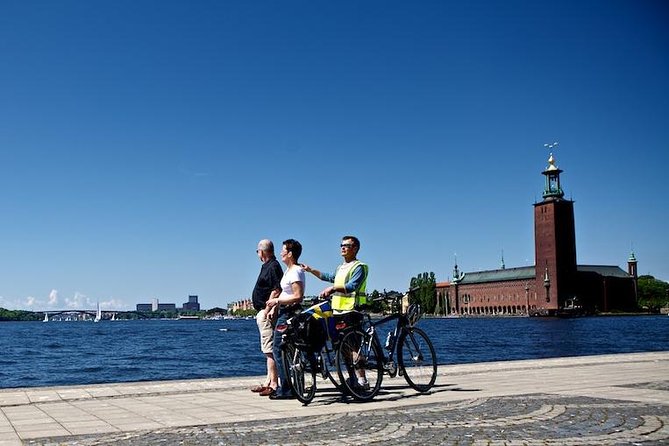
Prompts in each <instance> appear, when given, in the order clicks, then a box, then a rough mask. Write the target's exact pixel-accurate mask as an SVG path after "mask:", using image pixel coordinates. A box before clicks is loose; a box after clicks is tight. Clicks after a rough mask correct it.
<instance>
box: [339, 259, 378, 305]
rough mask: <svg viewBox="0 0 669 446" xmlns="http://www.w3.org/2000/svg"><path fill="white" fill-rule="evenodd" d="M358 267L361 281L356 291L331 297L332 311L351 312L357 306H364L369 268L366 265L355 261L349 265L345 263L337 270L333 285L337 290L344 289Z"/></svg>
mask: <svg viewBox="0 0 669 446" xmlns="http://www.w3.org/2000/svg"><path fill="white" fill-rule="evenodd" d="M358 265H360V266H362V268H363V280H362V283H361V284H360V286H359V287H358V289H357V290H353V291H351V292H350V293H343V292H339V291H337V292H335V293H334V294H333V295H332V309H333V310H337V311H351V310H353V309H355V307H356V306H358V305H364V304H366V303H367V295H366V294H365V290H366V289H367V273H368V271H369V268H368V267H367V265H366V264H364V263H362V262H361V261H360V260H355V261H353V262H351V263H345V264H343V265H341V266H340V267H339V268H338V269H337V274H335V280H334V284H335V286H336V287H337V288H344V284H345V283H346V282H348V281H349V280H350V279H351V276H352V275H353V271H354V270H355V269H356V268H357V267H358Z"/></svg>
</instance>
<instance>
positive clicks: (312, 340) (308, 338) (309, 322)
mask: <svg viewBox="0 0 669 446" xmlns="http://www.w3.org/2000/svg"><path fill="white" fill-rule="evenodd" d="M291 325H292V326H293V330H294V335H293V336H294V337H293V339H294V341H295V345H296V346H297V347H298V348H300V349H303V350H306V351H312V352H316V351H319V350H320V349H321V348H323V345H325V341H326V339H327V333H326V332H325V326H324V325H323V319H317V318H315V317H313V315H312V314H311V313H300V314H298V315H297V316H295V317H294V318H293V320H292V321H291Z"/></svg>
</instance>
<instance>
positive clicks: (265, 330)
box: [256, 310, 276, 353]
mask: <svg viewBox="0 0 669 446" xmlns="http://www.w3.org/2000/svg"><path fill="white" fill-rule="evenodd" d="M275 320H276V318H274V319H270V318H268V317H267V313H266V312H265V311H264V310H260V311H258V314H257V315H256V322H257V323H258V331H259V332H260V351H262V352H263V353H272V345H273V342H272V340H273V339H274V322H275Z"/></svg>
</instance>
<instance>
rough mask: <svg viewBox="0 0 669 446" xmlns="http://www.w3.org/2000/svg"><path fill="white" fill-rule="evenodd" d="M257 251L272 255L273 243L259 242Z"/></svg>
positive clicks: (264, 240)
mask: <svg viewBox="0 0 669 446" xmlns="http://www.w3.org/2000/svg"><path fill="white" fill-rule="evenodd" d="M258 249H262V250H263V251H266V252H269V253H271V254H274V243H272V241H271V240H268V239H263V240H260V241H259V242H258Z"/></svg>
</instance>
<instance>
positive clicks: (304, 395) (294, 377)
mask: <svg viewBox="0 0 669 446" xmlns="http://www.w3.org/2000/svg"><path fill="white" fill-rule="evenodd" d="M311 356H312V357H313V355H311ZM281 361H282V362H283V367H284V370H285V371H286V377H287V378H288V382H289V384H290V388H291V389H293V393H295V396H296V397H297V399H298V401H299V402H301V403H302V404H305V405H306V404H309V403H310V402H311V400H313V399H314V395H315V394H316V367H314V364H311V359H310V355H309V354H308V353H306V352H304V351H303V350H300V349H298V348H296V347H295V346H294V345H291V344H288V345H286V346H285V347H284V348H283V349H282V350H281Z"/></svg>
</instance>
